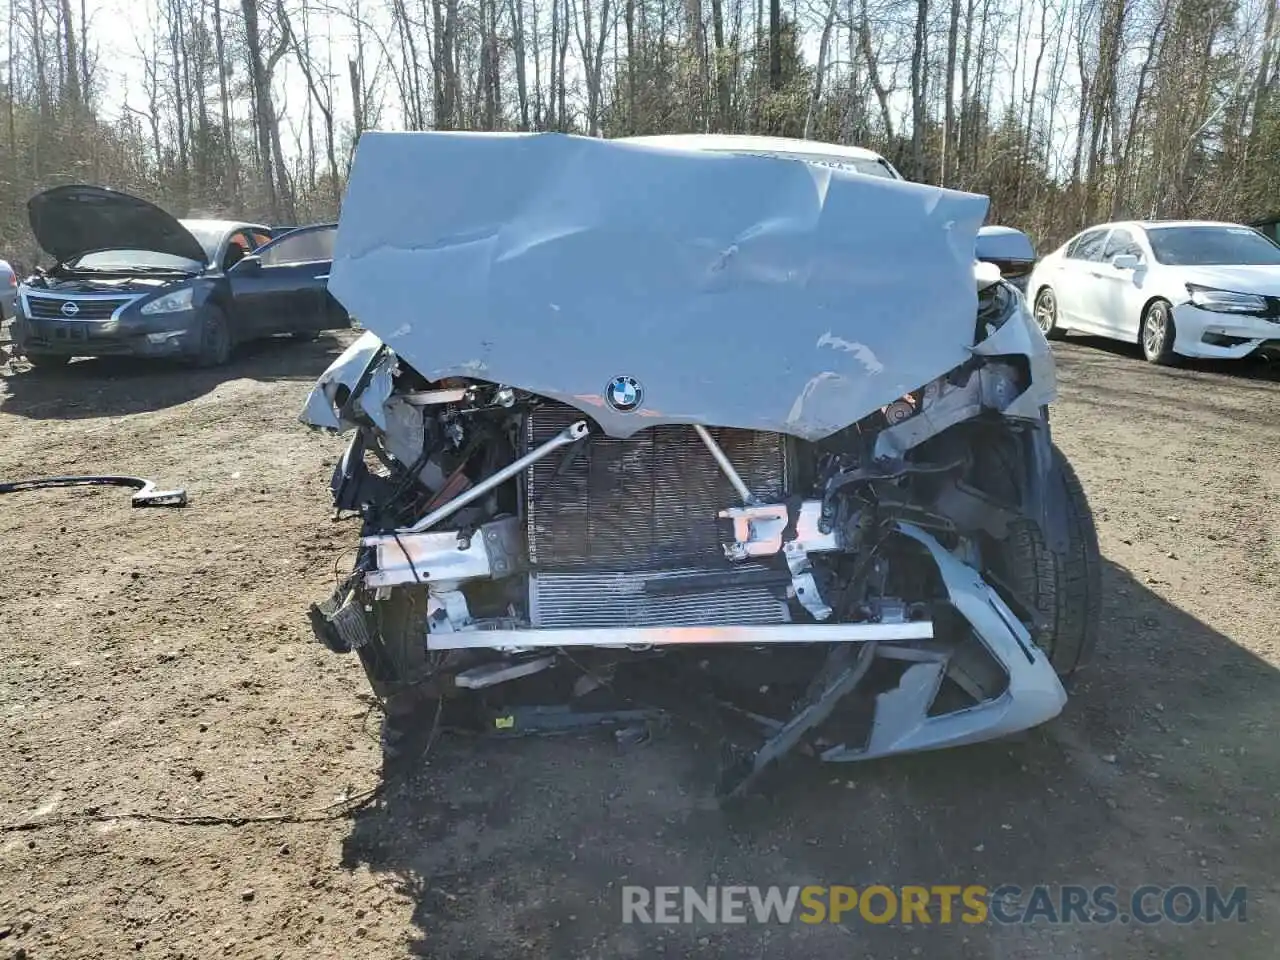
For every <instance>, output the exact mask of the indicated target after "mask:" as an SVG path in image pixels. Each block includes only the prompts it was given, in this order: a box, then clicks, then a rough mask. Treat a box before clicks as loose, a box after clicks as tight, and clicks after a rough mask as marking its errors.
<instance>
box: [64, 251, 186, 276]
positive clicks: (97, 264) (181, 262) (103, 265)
mask: <svg viewBox="0 0 1280 960" xmlns="http://www.w3.org/2000/svg"><path fill="white" fill-rule="evenodd" d="M69 266H71V267H72V268H74V269H76V270H121V269H126V270H175V271H178V272H181V273H198V272H200V270H202V269H203V267H204V265H203V264H200V263H196V262H195V261H194V260H188V259H187V258H186V257H175V256H174V255H173V254H171V253H159V252H157V251H155V250H95V251H94V252H93V253H86V254H84V255H83V256H79V257H76V259H74V260H72V261H71V263H70V264H69Z"/></svg>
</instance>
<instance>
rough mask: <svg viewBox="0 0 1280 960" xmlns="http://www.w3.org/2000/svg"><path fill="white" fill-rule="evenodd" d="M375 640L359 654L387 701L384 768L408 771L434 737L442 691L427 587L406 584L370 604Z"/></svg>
mask: <svg viewBox="0 0 1280 960" xmlns="http://www.w3.org/2000/svg"><path fill="white" fill-rule="evenodd" d="M366 609H367V610H368V613H366V616H367V617H368V624H369V633H370V637H371V639H370V641H369V642H368V643H367V644H365V645H364V646H363V647H361V648H360V649H359V650H358V651H357V653H358V654H359V656H360V664H361V666H363V667H364V671H365V675H366V676H367V677H368V678H369V685H370V686H371V687H372V688H373V692H374V694H375V695H377V696H378V697H379V698H380V699H381V700H382V708H383V717H382V729H381V732H380V737H379V739H380V741H381V746H382V757H383V771H384V773H394V772H397V771H400V770H405V769H409V768H411V767H412V765H413V764H414V763H415V762H416V761H417V760H419V759H421V757H422V756H423V754H424V753H425V752H426V750H427V749H428V748H429V746H430V744H431V741H432V740H433V739H434V737H435V735H436V733H437V730H436V726H437V721H438V720H439V710H440V695H441V692H440V690H439V689H438V688H437V684H435V683H433V682H432V681H431V670H430V664H429V662H428V659H427V591H426V589H425V588H423V587H409V586H406V587H401V588H399V589H396V590H392V591H391V593H390V595H389V596H387V597H386V598H384V599H382V600H373V599H372V598H370V600H369V602H367V603H366Z"/></svg>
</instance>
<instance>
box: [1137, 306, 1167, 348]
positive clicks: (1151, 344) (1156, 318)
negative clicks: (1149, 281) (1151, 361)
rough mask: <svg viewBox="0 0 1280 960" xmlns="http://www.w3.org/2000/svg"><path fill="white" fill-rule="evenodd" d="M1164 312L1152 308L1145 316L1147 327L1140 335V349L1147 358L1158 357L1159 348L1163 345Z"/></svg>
mask: <svg viewBox="0 0 1280 960" xmlns="http://www.w3.org/2000/svg"><path fill="white" fill-rule="evenodd" d="M1164 326H1165V324H1164V311H1163V310H1161V309H1160V308H1158V307H1153V308H1152V310H1151V312H1150V313H1148V314H1147V325H1146V328H1145V329H1144V330H1143V333H1142V347H1143V349H1144V350H1146V352H1147V356H1148V357H1156V356H1159V355H1160V346H1161V344H1163V343H1164Z"/></svg>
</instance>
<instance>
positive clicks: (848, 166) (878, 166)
mask: <svg viewBox="0 0 1280 960" xmlns="http://www.w3.org/2000/svg"><path fill="white" fill-rule="evenodd" d="M733 152H734V153H739V155H740V156H744V157H781V158H782V159H784V160H803V161H804V162H805V163H812V164H814V165H815V166H819V167H835V168H836V169H838V170H852V171H853V172H854V173H861V174H865V175H866V176H869V177H885V178H887V179H889V180H897V179H898V178H897V177H896V176H895V175H894V173H893V170H892V169H890V167H889V165H888V164H887V163H886V162H885V161H883V160H875V159H870V158H865V159H864V158H863V157H819V156H812V155H810V154H807V153H786V152H784V151H779V150H770V151H768V152H767V153H766V152H761V153H749V152H747V153H740V152H739V151H736V150H735V151H733Z"/></svg>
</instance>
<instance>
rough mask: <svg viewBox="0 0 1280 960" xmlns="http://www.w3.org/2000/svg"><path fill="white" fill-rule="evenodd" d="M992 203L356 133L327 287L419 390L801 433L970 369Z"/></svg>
mask: <svg viewBox="0 0 1280 960" xmlns="http://www.w3.org/2000/svg"><path fill="white" fill-rule="evenodd" d="M986 210H987V200H986V198H985V197H979V196H976V195H972V194H965V193H958V192H955V191H948V190H942V189H939V188H935V187H929V186H924V185H920V184H912V183H905V182H898V181H893V180H889V179H882V178H874V177H865V176H861V175H858V174H854V173H847V172H842V171H839V170H834V169H831V168H828V167H820V166H815V165H813V164H808V163H804V162H801V161H797V160H786V159H774V158H765V157H738V156H728V155H719V154H712V153H694V152H683V151H671V150H662V149H657V148H653V147H645V146H642V145H637V144H628V143H622V142H610V141H602V140H595V139H590V138H581V137H570V136H564V135H561V134H536V135H493V134H470V133H468V134H460V133H378V132H373V133H366V134H365V135H364V136H363V137H361V140H360V145H359V148H358V150H357V153H356V158H355V162H354V166H353V169H352V174H351V180H350V184H349V187H348V190H347V196H346V199H345V201H344V203H343V209H342V219H341V222H340V224H339V228H338V236H337V240H336V246H335V251H334V264H333V269H332V271H331V274H330V280H329V287H330V290H331V292H332V293H333V294H334V296H335V297H337V298H338V300H340V301H341V302H342V304H343V305H344V306H345V307H346V308H347V310H348V311H349V312H350V313H352V314H353V315H355V316H359V317H360V318H361V321H362V322H363V323H364V324H365V325H366V326H367V327H368V328H369V329H371V330H372V331H374V332H375V333H377V334H378V335H379V336H380V337H381V338H382V339H383V340H384V341H385V342H386V343H387V345H388V346H389V347H391V349H392V350H394V351H395V352H396V354H398V355H399V356H401V357H402V358H403V359H404V360H405V361H407V362H408V363H409V364H411V365H412V366H413V367H414V369H416V370H417V371H418V372H419V373H421V374H422V375H423V376H425V377H427V378H429V379H433V380H435V379H440V378H443V377H448V376H467V377H475V378H480V379H485V380H490V381H493V382H499V383H505V384H508V385H511V386H513V387H517V388H521V389H525V390H530V391H533V392H535V393H538V394H541V395H544V396H547V397H551V398H554V399H557V400H560V401H562V402H564V403H567V404H570V405H572V406H575V407H577V408H578V409H579V410H582V411H583V412H585V413H588V414H589V415H590V416H591V417H593V418H594V419H595V420H596V421H597V422H598V423H599V424H600V426H601V427H602V428H603V430H604V431H605V432H606V433H608V434H610V435H612V436H615V437H628V436H631V435H632V434H634V433H635V432H637V431H638V430H641V429H644V428H645V427H648V426H652V425H654V424H659V423H689V424H705V425H709V426H712V425H713V426H722V427H741V428H746V429H752V430H764V431H777V432H782V433H789V434H792V435H795V436H798V437H802V438H805V439H811V440H812V439H819V438H821V437H824V436H827V435H829V434H831V433H833V432H835V431H836V430H839V429H841V428H843V427H845V426H847V425H848V424H850V423H852V422H855V421H857V420H858V419H860V418H861V417H863V416H865V415H866V414H868V413H870V412H872V411H873V410H875V409H877V408H879V407H881V406H883V405H884V404H887V403H889V402H891V401H893V400H895V399H897V398H898V397H901V396H902V395H903V394H905V393H906V392H907V391H909V390H914V389H916V388H917V387H919V386H920V385H921V384H922V383H925V382H927V381H929V380H931V379H933V378H934V377H937V376H939V375H941V374H943V373H945V372H946V371H947V370H950V369H952V368H953V367H955V366H956V365H957V364H959V363H961V362H962V361H963V360H964V359H965V357H966V356H968V352H969V350H970V349H971V348H972V346H973V336H974V317H975V314H976V306H977V300H976V296H977V294H976V292H975V288H974V275H973V251H974V241H975V237H976V234H977V230H978V227H979V225H980V224H981V223H982V220H983V218H984V216H985V214H986ZM618 382H621V383H623V384H625V385H626V386H627V387H628V389H626V390H623V391H622V392H621V393H616V391H614V390H612V389H611V385H614V384H616V383H618ZM633 383H634V384H635V385H636V388H635V389H630V385H631V384H633ZM615 394H616V395H615Z"/></svg>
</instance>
